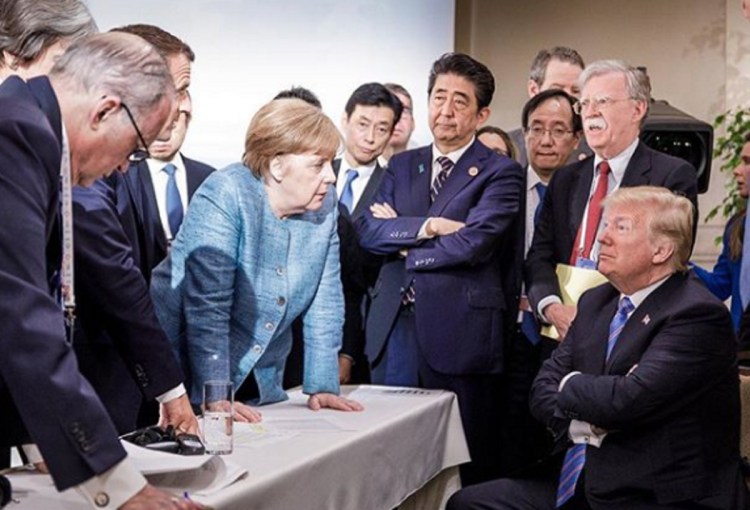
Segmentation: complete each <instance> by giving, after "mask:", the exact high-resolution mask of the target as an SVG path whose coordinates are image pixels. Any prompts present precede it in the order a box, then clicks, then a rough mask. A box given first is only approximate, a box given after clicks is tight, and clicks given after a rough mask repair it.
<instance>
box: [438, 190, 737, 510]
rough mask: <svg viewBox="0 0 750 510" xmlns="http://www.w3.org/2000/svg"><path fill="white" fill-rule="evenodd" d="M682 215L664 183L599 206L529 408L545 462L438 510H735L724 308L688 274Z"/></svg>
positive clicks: (685, 203)
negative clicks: (572, 296)
mask: <svg viewBox="0 0 750 510" xmlns="http://www.w3.org/2000/svg"><path fill="white" fill-rule="evenodd" d="M693 217H694V215H693V206H692V205H691V203H690V201H689V200H687V199H686V198H684V197H680V196H677V195H674V194H672V193H671V192H669V191H668V190H665V189H663V188H657V187H651V186H643V187H635V188H623V189H620V190H618V191H616V192H615V193H614V194H613V195H612V196H610V197H609V198H607V201H606V202H605V211H604V229H603V230H602V232H601V234H600V237H599V240H600V242H601V245H602V246H601V254H600V259H599V270H600V271H601V272H602V273H603V274H604V275H605V276H606V277H607V278H608V279H609V280H610V281H609V283H607V284H604V285H601V286H599V287H596V288H594V289H592V290H590V291H588V292H586V293H585V294H584V295H583V297H582V298H581V301H580V303H579V308H580V309H581V312H582V313H579V314H578V315H577V316H576V319H575V320H574V322H573V324H572V326H571V328H570V330H569V331H568V335H567V336H566V338H565V340H564V341H563V342H562V343H561V344H560V347H558V349H557V350H556V351H555V352H554V353H553V354H552V357H551V358H550V359H549V360H547V361H546V362H545V364H544V366H543V367H542V369H541V371H540V373H539V375H538V377H537V378H536V380H535V381H534V386H533V389H532V395H531V410H532V413H533V414H534V416H535V417H536V418H537V419H538V420H540V421H542V422H544V423H545V425H547V427H548V428H549V430H550V431H551V432H552V433H553V435H554V436H555V439H556V447H557V448H556V450H555V454H554V455H553V456H551V457H550V458H548V459H546V462H545V463H544V464H543V467H544V469H541V467H542V466H538V468H540V470H539V471H538V472H536V473H534V474H531V475H529V476H528V477H526V478H522V479H504V480H497V481H494V482H489V483H487V484H483V485H480V486H476V487H470V488H468V489H465V490H463V491H461V492H459V493H458V494H457V495H454V496H453V497H452V498H451V501H450V502H449V504H448V509H449V510H459V509H461V510H462V509H479V508H481V509H484V510H488V509H534V510H540V509H545V508H549V509H553V508H570V509H573V508H575V509H578V508H592V509H595V510H598V509H602V510H619V509H621V510H649V509H653V510H658V509H688V508H695V509H699V508H702V509H717V510H718V509H723V510H735V509H745V508H747V505H748V499H747V498H748V495H747V488H746V486H745V484H744V480H743V478H742V475H741V473H740V456H739V433H740V430H739V425H740V420H739V377H738V374H737V366H736V354H735V351H736V339H735V337H734V333H733V329H732V322H731V319H730V316H729V313H728V311H727V309H726V307H725V306H724V304H723V303H721V302H720V301H719V300H718V299H716V298H715V297H714V296H713V295H712V294H711V293H710V292H709V291H708V290H707V289H706V288H705V287H704V286H703V285H702V283H701V282H700V281H699V280H698V279H697V278H696V277H695V276H694V275H693V274H692V273H689V272H688V271H687V266H686V264H687V261H688V258H689V256H690V249H691V244H692V232H693V225H692V223H693Z"/></svg>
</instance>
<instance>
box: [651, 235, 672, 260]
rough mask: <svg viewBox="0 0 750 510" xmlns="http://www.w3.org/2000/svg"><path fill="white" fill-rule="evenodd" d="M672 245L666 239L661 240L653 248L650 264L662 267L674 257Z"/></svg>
mask: <svg viewBox="0 0 750 510" xmlns="http://www.w3.org/2000/svg"><path fill="white" fill-rule="evenodd" d="M674 249H675V248H674V243H672V242H671V241H669V240H667V239H661V240H659V242H658V243H657V244H656V246H655V247H654V251H653V255H652V256H651V262H653V264H654V265H662V264H665V263H667V262H669V260H670V259H671V258H672V255H674Z"/></svg>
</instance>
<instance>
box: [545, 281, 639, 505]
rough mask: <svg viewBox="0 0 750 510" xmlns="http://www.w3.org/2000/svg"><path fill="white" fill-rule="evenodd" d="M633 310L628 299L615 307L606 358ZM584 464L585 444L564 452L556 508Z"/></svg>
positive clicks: (572, 489)
mask: <svg viewBox="0 0 750 510" xmlns="http://www.w3.org/2000/svg"><path fill="white" fill-rule="evenodd" d="M634 309H635V307H634V306H633V303H632V302H631V301H630V298H628V297H627V296H626V297H623V298H622V299H621V300H620V304H619V305H618V306H617V313H615V316H614V317H613V318H612V322H610V323H609V338H608V339H607V358H606V359H609V355H610V353H611V352H612V349H613V348H614V346H615V344H616V343H617V338H618V337H619V336H620V332H621V331H622V328H623V327H625V323H626V322H627V321H628V315H630V313H631V312H632V311H633V310H634ZM585 463H586V444H583V443H581V444H574V445H573V446H571V447H570V448H568V451H567V452H565V459H563V465H562V470H561V472H560V483H559V485H558V486H557V504H556V506H557V508H560V507H561V506H563V505H564V504H565V503H566V502H567V501H568V500H569V499H570V498H571V497H573V494H575V492H576V483H578V478H579V477H580V476H581V471H583V465H584V464H585Z"/></svg>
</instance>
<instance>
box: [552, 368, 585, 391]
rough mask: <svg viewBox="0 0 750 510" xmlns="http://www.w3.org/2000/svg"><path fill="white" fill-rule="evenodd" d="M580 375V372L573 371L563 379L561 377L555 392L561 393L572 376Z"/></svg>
mask: <svg viewBox="0 0 750 510" xmlns="http://www.w3.org/2000/svg"><path fill="white" fill-rule="evenodd" d="M580 373H581V372H579V371H577V370H575V371H573V372H571V373H569V374H568V375H566V376H565V377H563V378H562V380H561V381H560V386H558V387H557V391H558V392H559V391H562V390H563V388H564V387H565V384H567V382H568V381H569V380H570V379H571V377H573V376H574V375H578V374H580Z"/></svg>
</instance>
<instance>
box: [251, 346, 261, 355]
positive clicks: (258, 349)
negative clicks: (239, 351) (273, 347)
mask: <svg viewBox="0 0 750 510" xmlns="http://www.w3.org/2000/svg"><path fill="white" fill-rule="evenodd" d="M262 351H263V347H261V346H260V345H257V344H256V345H253V352H254V353H255V354H260V353H261V352H262Z"/></svg>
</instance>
